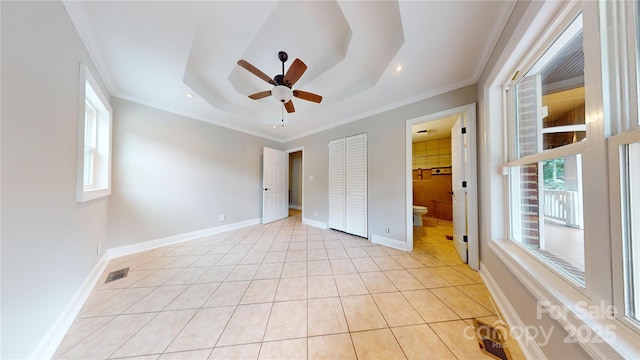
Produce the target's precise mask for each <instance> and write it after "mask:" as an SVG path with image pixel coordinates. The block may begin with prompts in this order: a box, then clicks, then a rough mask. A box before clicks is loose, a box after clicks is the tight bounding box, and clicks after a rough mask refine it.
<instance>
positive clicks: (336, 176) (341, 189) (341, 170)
mask: <svg viewBox="0 0 640 360" xmlns="http://www.w3.org/2000/svg"><path fill="white" fill-rule="evenodd" d="M345 144H346V141H345V139H338V140H333V141H330V142H329V227H330V228H332V229H336V230H340V231H346V228H345V218H346V213H345V161H344V157H345Z"/></svg>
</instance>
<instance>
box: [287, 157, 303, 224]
mask: <svg viewBox="0 0 640 360" xmlns="http://www.w3.org/2000/svg"><path fill="white" fill-rule="evenodd" d="M287 153H288V155H289V181H288V183H289V195H288V196H289V202H288V203H289V216H297V215H300V216H301V217H302V197H303V191H302V184H303V156H302V148H297V149H292V150H287Z"/></svg>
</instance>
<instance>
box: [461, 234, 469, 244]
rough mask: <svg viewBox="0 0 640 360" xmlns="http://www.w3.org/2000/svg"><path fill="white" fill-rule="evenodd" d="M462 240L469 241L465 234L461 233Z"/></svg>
mask: <svg viewBox="0 0 640 360" xmlns="http://www.w3.org/2000/svg"><path fill="white" fill-rule="evenodd" d="M462 242H466V243H467V242H469V238H468V237H467V235H462Z"/></svg>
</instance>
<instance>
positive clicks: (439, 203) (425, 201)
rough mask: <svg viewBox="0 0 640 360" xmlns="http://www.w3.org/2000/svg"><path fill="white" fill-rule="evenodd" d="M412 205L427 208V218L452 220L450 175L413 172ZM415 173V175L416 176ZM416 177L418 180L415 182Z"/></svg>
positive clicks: (426, 171)
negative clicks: (420, 174)
mask: <svg viewBox="0 0 640 360" xmlns="http://www.w3.org/2000/svg"><path fill="white" fill-rule="evenodd" d="M413 173H414V180H413V204H414V205H420V206H426V207H427V208H429V213H427V216H429V217H435V218H438V219H440V220H448V221H451V220H453V209H452V205H451V203H452V201H451V194H449V192H450V191H451V175H431V171H428V170H425V171H422V180H419V178H420V176H418V174H419V173H420V171H418V170H414V171H413ZM416 173H417V174H416ZM416 177H417V178H418V180H416Z"/></svg>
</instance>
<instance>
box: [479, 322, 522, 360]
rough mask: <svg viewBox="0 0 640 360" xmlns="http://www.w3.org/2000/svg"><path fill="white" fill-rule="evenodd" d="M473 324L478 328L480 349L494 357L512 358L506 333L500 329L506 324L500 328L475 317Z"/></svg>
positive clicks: (499, 358) (500, 359)
mask: <svg viewBox="0 0 640 360" xmlns="http://www.w3.org/2000/svg"><path fill="white" fill-rule="evenodd" d="M473 325H474V327H475V330H476V337H477V339H478V345H479V346H480V351H482V352H483V353H484V354H486V355H489V356H491V357H492V358H494V359H498V360H511V359H512V357H511V353H510V352H509V348H507V344H506V343H505V337H504V334H503V333H502V331H501V329H500V328H502V329H504V326H500V328H498V327H494V326H492V325H490V324H488V323H486V322H484V321H480V320H478V319H473Z"/></svg>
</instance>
